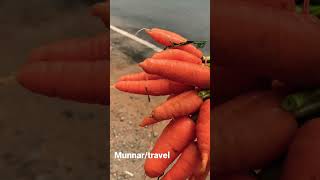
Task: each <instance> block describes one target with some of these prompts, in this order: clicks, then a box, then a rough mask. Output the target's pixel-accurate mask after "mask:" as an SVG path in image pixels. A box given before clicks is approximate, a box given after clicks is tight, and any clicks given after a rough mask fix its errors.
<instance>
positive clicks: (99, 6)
mask: <svg viewBox="0 0 320 180" xmlns="http://www.w3.org/2000/svg"><path fill="white" fill-rule="evenodd" d="M108 6H109V3H107V2H101V3H96V4H94V5H93V6H92V7H91V14H92V15H93V16H98V17H99V18H100V19H101V20H102V21H103V23H104V24H105V25H106V26H107V25H109V22H110V18H109V16H108V11H109V7H108Z"/></svg>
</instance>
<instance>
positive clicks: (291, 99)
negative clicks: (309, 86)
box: [282, 89, 320, 112]
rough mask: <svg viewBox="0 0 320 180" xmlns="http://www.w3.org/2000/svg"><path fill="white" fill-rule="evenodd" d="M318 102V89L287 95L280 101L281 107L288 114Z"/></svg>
mask: <svg viewBox="0 0 320 180" xmlns="http://www.w3.org/2000/svg"><path fill="white" fill-rule="evenodd" d="M318 101H320V89H316V90H311V91H304V92H299V93H294V94H291V95H288V96H287V97H286V98H285V99H284V100H283V101H282V107H283V108H284V109H285V110H287V111H289V112H294V111H298V110H299V109H301V108H303V107H305V106H308V105H309V104H312V103H314V102H318Z"/></svg>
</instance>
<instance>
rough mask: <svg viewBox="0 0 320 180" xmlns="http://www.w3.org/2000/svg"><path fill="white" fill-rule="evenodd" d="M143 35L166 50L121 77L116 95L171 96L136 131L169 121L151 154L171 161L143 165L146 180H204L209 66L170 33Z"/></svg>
mask: <svg viewBox="0 0 320 180" xmlns="http://www.w3.org/2000/svg"><path fill="white" fill-rule="evenodd" d="M145 31H146V32H147V34H148V35H150V36H151V38H153V39H154V40H155V41H156V42H158V43H160V44H161V45H164V46H166V47H167V48H166V49H165V50H164V51H161V52H157V53H155V54H154V55H153V56H152V57H151V58H147V59H145V60H144V61H143V62H141V63H140V64H139V66H140V67H141V68H142V69H143V71H142V72H139V73H134V74H129V75H124V76H122V77H120V79H119V81H118V82H117V83H116V84H115V85H114V86H115V87H116V88H117V89H118V90H121V91H124V92H129V93H134V94H142V95H148V96H165V95H169V97H168V98H167V100H166V101H165V102H163V103H162V104H160V105H159V106H158V107H156V108H154V110H153V111H152V112H151V115H150V116H149V117H145V118H144V119H143V120H142V122H141V124H140V126H141V127H145V126H148V125H151V124H155V123H157V122H160V121H164V120H170V122H169V123H168V125H167V126H166V127H165V129H164V130H163V132H162V134H161V135H160V137H159V138H158V140H157V141H156V143H155V145H154V148H153V150H152V153H167V152H170V158H168V159H166V158H162V159H155V158H149V159H146V161H145V165H144V169H145V173H146V175H147V176H149V177H161V176H163V177H162V179H165V180H169V179H179V180H180V179H181V180H183V179H188V178H189V179H196V180H200V179H205V178H206V176H207V174H208V173H209V169H210V67H209V66H208V61H207V59H206V58H203V53H202V52H201V50H199V49H198V48H197V47H196V46H195V45H194V44H192V41H187V39H185V38H184V37H182V36H180V35H178V34H176V33H174V32H171V31H168V30H163V29H159V28H153V29H146V30H145ZM203 61H204V63H203ZM180 154H181V155H180ZM179 155H180V157H179V159H178V160H177V161H176V163H175V164H174V165H173V167H172V168H171V169H170V170H168V169H169V168H168V166H169V165H170V164H171V163H173V161H174V160H175V159H176V158H178V156H179ZM165 172H166V174H165ZM164 174H165V175H164Z"/></svg>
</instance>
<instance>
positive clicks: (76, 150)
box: [0, 0, 109, 180]
mask: <svg viewBox="0 0 320 180" xmlns="http://www.w3.org/2000/svg"><path fill="white" fill-rule="evenodd" d="M19 2H20V1H19ZM94 2H98V0H28V1H21V2H20V3H18V1H12V0H0V39H1V41H0V61H1V65H0V142H1V143H0V179H5V180H57V179H59V180H67V179H68V180H72V179H77V180H93V179H106V167H107V163H106V158H105V154H106V153H105V152H106V147H105V144H106V143H107V140H106V138H105V135H106V133H107V132H106V120H107V118H108V117H109V114H108V111H107V108H106V107H102V106H99V105H87V104H81V103H76V102H72V101H64V100H60V99H56V98H48V97H45V96H41V95H37V94H34V93H31V92H30V91H28V90H26V89H24V88H22V87H21V86H20V85H19V84H18V83H17V82H16V81H15V74H16V72H17V71H18V69H19V68H20V67H21V65H22V64H23V63H24V62H25V61H26V59H27V56H28V52H30V50H31V49H33V48H36V47H39V46H41V45H45V44H48V43H51V42H54V41H58V40H63V39H69V38H74V37H90V36H94V35H95V34H97V33H100V32H103V31H105V26H104V25H103V23H102V22H100V20H99V19H97V18H95V17H91V16H90V13H89V6H90V5H92V4H93V3H94Z"/></svg>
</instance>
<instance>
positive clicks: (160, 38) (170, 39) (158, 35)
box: [145, 28, 203, 58]
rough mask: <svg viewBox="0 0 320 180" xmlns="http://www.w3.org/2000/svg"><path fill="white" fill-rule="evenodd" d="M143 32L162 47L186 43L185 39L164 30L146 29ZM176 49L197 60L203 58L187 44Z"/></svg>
mask: <svg viewBox="0 0 320 180" xmlns="http://www.w3.org/2000/svg"><path fill="white" fill-rule="evenodd" d="M145 31H146V32H147V33H148V34H149V35H150V37H151V38H152V39H153V40H155V41H156V42H158V43H159V44H162V45H164V46H171V45H172V44H173V43H183V42H186V41H187V39H186V38H184V37H182V36H180V35H178V34H177V33H174V32H171V31H167V30H164V29H159V28H152V29H146V30H145ZM176 48H177V49H181V50H183V51H187V52H189V53H191V54H193V55H195V56H197V57H198V58H201V57H202V56H203V53H202V52H201V51H200V50H199V49H197V48H196V47H195V46H194V45H192V44H187V45H184V46H179V47H176Z"/></svg>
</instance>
